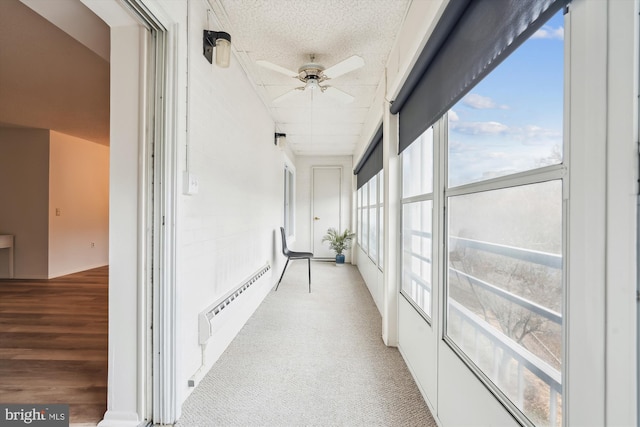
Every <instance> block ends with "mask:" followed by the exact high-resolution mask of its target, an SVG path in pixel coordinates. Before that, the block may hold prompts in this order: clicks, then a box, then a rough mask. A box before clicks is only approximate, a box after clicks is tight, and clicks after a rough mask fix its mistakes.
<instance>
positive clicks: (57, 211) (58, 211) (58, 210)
mask: <svg viewBox="0 0 640 427" xmlns="http://www.w3.org/2000/svg"><path fill="white" fill-rule="evenodd" d="M61 213H62V211H61V210H60V208H56V216H60V214H61Z"/></svg>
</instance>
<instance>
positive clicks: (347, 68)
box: [323, 55, 364, 79]
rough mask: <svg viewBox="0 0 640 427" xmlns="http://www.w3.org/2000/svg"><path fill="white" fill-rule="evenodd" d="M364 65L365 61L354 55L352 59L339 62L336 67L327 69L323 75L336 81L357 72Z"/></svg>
mask: <svg viewBox="0 0 640 427" xmlns="http://www.w3.org/2000/svg"><path fill="white" fill-rule="evenodd" d="M363 65H364V59H362V58H361V57H359V56H358V55H353V56H352V57H350V58H347V59H345V60H344V61H342V62H338V63H337V64H336V65H334V66H332V67H329V68H327V69H326V70H324V71H323V74H324V75H325V76H327V77H328V78H330V79H335V78H336V77H339V76H341V75H343V74H347V73H349V72H351V71H353V70H357V69H358V68H360V67H362V66H363Z"/></svg>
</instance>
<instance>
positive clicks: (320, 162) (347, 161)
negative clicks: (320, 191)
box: [292, 156, 354, 262]
mask: <svg viewBox="0 0 640 427" xmlns="http://www.w3.org/2000/svg"><path fill="white" fill-rule="evenodd" d="M295 166H296V231H295V245H293V244H292V247H293V248H295V250H298V251H311V250H312V248H313V242H312V241H311V239H312V237H311V233H312V229H311V223H312V221H313V218H312V214H311V184H312V171H313V167H314V166H339V167H341V168H342V195H341V212H340V221H341V227H342V229H345V228H349V229H350V230H353V229H354V224H352V223H351V218H352V215H351V210H352V193H353V179H352V177H353V160H352V157H351V156H298V157H297V158H296V164H295ZM345 257H346V258H345V260H346V262H351V250H349V251H347V252H345Z"/></svg>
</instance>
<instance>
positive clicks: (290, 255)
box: [276, 227, 313, 292]
mask: <svg viewBox="0 0 640 427" xmlns="http://www.w3.org/2000/svg"><path fill="white" fill-rule="evenodd" d="M280 235H281V236H282V253H283V254H284V256H286V257H287V262H286V264H285V265H284V270H282V274H281V275H280V280H278V284H277V285H276V291H277V290H278V286H280V282H282V277H283V276H284V272H285V271H287V266H288V265H289V260H290V259H306V260H307V262H308V263H309V292H311V258H313V254H312V253H311V252H295V251H290V250H289V248H287V236H286V235H285V233H284V228H282V227H280Z"/></svg>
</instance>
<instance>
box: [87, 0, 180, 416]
mask: <svg viewBox="0 0 640 427" xmlns="http://www.w3.org/2000/svg"><path fill="white" fill-rule="evenodd" d="M81 1H82V2H83V4H85V6H87V7H88V8H89V9H90V10H92V11H93V12H94V13H95V14H96V15H98V16H99V17H100V18H101V19H103V20H104V21H105V22H106V23H107V25H109V26H110V28H111V32H112V37H111V39H112V41H111V44H112V46H111V57H112V60H113V58H114V57H115V58H118V59H117V60H118V61H119V66H120V68H119V69H118V70H117V71H118V73H122V71H123V68H122V57H123V56H125V54H130V52H133V51H135V52H136V55H137V56H138V57H139V61H137V62H136V61H133V62H132V63H131V65H130V68H129V69H128V70H126V71H127V75H126V76H125V75H120V74H118V78H119V79H125V80H124V81H123V83H122V84H125V83H126V79H129V80H130V81H133V79H136V77H134V75H135V74H137V79H136V80H137V93H133V94H131V96H130V98H131V100H135V102H136V105H137V106H134V107H133V108H134V109H136V108H137V115H135V116H134V117H130V119H131V120H129V121H128V122H127V123H125V124H124V126H125V127H128V128H131V127H132V126H137V129H138V130H137V135H136V136H134V135H133V134H128V136H127V137H128V138H129V140H131V141H133V140H136V142H137V144H136V145H135V148H134V147H133V146H131V148H127V151H132V150H137V161H136V160H134V161H133V162H131V163H130V164H127V165H126V167H127V168H128V169H127V174H128V175H130V176H131V178H132V177H133V176H134V174H136V175H137V179H135V182H132V187H133V188H135V190H133V192H132V194H127V195H122V196H126V197H121V200H120V202H119V205H118V206H119V207H120V208H126V210H127V211H130V212H136V217H137V218H136V219H135V221H128V222H127V224H125V226H124V227H123V225H122V224H120V223H118V228H123V229H127V230H130V231H133V230H134V229H135V237H134V238H133V239H132V238H131V236H129V237H127V240H126V242H124V243H122V244H121V245H120V246H119V247H118V248H117V249H116V248H115V247H114V248H111V249H110V254H111V253H112V252H113V251H124V252H128V253H132V254H133V253H135V266H133V267H134V268H133V269H132V266H131V265H120V264H118V265H117V266H115V270H117V273H118V275H117V277H114V278H113V279H110V285H109V289H110V291H109V293H110V300H114V299H116V298H117V299H119V300H125V301H122V302H123V303H124V304H125V305H126V306H128V307H129V308H130V309H129V310H128V311H127V313H129V314H127V315H126V316H125V317H126V319H118V321H117V322H116V323H118V324H122V323H123V322H130V323H132V324H133V325H135V326H134V330H135V332H134V333H133V334H132V333H131V332H128V331H122V330H119V328H117V327H115V325H114V327H113V328H112V327H111V326H112V322H114V320H115V319H114V318H113V316H118V315H119V314H118V313H116V312H112V309H111V304H110V309H109V324H110V328H109V329H110V330H109V347H110V348H109V379H108V386H107V395H108V400H107V412H106V413H105V415H104V418H103V420H102V421H101V422H100V423H99V426H104V427H108V426H139V425H151V424H154V423H160V424H172V423H173V422H175V421H176V419H177V418H178V416H179V407H178V402H177V397H176V390H177V386H176V384H177V382H176V378H177V369H176V346H175V341H176V325H175V317H176V316H175V314H176V303H175V267H176V256H175V240H176V233H175V217H176V205H177V192H176V186H177V184H176V177H177V174H176V170H177V165H176V159H177V148H176V141H177V124H178V121H177V117H178V115H177V108H178V107H177V104H178V103H177V102H175V99H177V87H176V83H175V81H176V80H177V52H178V47H177V46H178V43H177V41H178V31H177V23H175V22H174V21H173V20H172V19H171V18H170V16H169V15H168V14H166V13H165V12H164V10H163V9H162V6H161V5H159V4H158V1H157V0H109V1H106V0H81ZM127 28H129V29H131V30H130V32H129V33H127V34H128V35H127V37H128V38H130V39H131V45H130V46H131V47H130V48H123V47H122V44H118V45H116V46H114V44H113V40H114V38H113V37H114V36H113V33H114V30H115V29H117V30H118V34H124V33H123V31H125V30H123V29H127ZM136 29H137V31H138V34H137V36H136V35H135V34H136V33H135V31H136ZM120 37H122V36H120ZM118 40H119V41H120V42H121V41H122V39H121V38H120V39H118ZM134 40H135V41H134ZM128 49H131V51H129V50H128ZM112 67H113V63H112ZM112 74H113V71H112ZM111 81H112V83H111V84H112V88H111V90H112V94H111V98H112V103H113V93H114V90H116V91H118V90H120V91H122V88H121V87H120V86H122V84H120V83H117V84H116V85H115V89H114V76H113V75H112V77H111ZM112 114H113V107H112ZM130 115H131V114H130ZM121 119H122V117H116V119H115V120H114V119H113V117H112V123H111V128H112V129H114V128H118V127H119V126H120V125H122V123H119V121H120V120H121ZM122 144H123V142H121V143H120V145H119V147H122ZM118 150H119V153H120V154H119V155H120V156H121V155H122V152H121V151H122V148H119V149H118ZM113 156H114V154H113V152H112V160H113ZM118 159H121V157H118ZM119 162H120V163H122V162H121V161H120V160H119ZM114 167H116V166H115V165H114V164H113V162H112V165H111V170H113V168H114ZM111 173H112V174H113V172H111ZM131 178H130V179H131ZM133 193H135V194H137V195H136V196H134V195H133ZM111 208H112V209H113V208H115V207H113V206H112V207H111ZM113 241H114V239H111V238H110V242H113ZM134 241H135V245H134V246H135V247H133V245H132V243H133V242H134ZM110 264H112V261H111V260H110ZM134 270H135V272H134ZM111 280H114V282H113V283H112V282H111ZM116 282H117V283H116ZM130 285H134V286H135V289H132V287H131V286H130ZM125 290H126V291H125ZM123 291H125V292H123ZM126 300H128V301H126ZM131 308H133V309H134V310H131ZM132 335H133V336H132ZM132 339H133V340H134V342H135V347H134V348H133V349H130V348H128V346H127V343H131V340H132ZM133 384H135V390H134V391H132V390H131V385H133Z"/></svg>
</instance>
